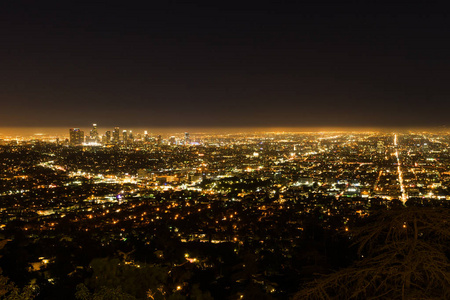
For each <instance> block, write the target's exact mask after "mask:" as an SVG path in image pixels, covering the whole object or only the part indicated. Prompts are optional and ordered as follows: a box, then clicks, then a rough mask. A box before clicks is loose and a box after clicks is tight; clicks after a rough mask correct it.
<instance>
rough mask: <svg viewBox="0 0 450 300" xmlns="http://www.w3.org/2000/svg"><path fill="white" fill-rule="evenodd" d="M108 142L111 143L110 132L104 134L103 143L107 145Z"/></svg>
mask: <svg viewBox="0 0 450 300" xmlns="http://www.w3.org/2000/svg"><path fill="white" fill-rule="evenodd" d="M109 142H111V131H109V130H108V131H106V132H105V141H104V142H103V143H104V144H108V143H109Z"/></svg>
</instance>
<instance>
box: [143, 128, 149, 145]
mask: <svg viewBox="0 0 450 300" xmlns="http://www.w3.org/2000/svg"><path fill="white" fill-rule="evenodd" d="M144 141H145V142H146V143H148V142H150V137H149V135H148V132H147V130H146V131H144Z"/></svg>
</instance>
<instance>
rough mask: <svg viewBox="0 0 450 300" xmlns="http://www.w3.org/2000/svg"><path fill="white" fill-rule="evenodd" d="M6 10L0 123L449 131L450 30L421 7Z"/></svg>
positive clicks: (433, 9)
mask: <svg viewBox="0 0 450 300" xmlns="http://www.w3.org/2000/svg"><path fill="white" fill-rule="evenodd" d="M3 2H6V3H1V4H0V35H1V37H2V47H1V48H0V64H1V66H2V68H1V73H0V74H1V78H0V82H1V83H0V84H1V89H0V101H1V110H0V126H4V127H8V126H9V127H11V126H38V127H39V126H43V127H48V126H68V127H88V126H89V124H91V123H94V122H96V123H99V124H101V125H102V126H115V125H117V126H122V127H127V126H128V127H146V126H149V127H164V126H171V127H210V126H212V127H218V126H219V127H220V126H224V127H235V126H250V127H258V126H264V127H268V126H269V127H272V126H274V127H297V126H307V127H321V126H324V127H334V126H338V127H340V126H365V127H373V126H375V127H389V126H400V127H409V126H414V127H421V126H430V127H433V126H442V125H446V124H448V117H447V114H448V109H449V108H450V101H448V97H449V95H450V85H449V84H448V82H449V80H450V74H449V71H448V70H450V68H449V67H450V61H449V58H448V53H449V50H450V49H449V48H450V47H449V46H450V42H449V41H450V30H449V29H448V28H450V21H449V19H448V17H446V15H445V10H444V9H443V8H440V7H437V6H433V5H431V4H425V3H423V2H422V1H421V3H423V4H415V3H413V2H411V1H408V2H406V1H405V2H389V5H380V4H378V5H369V4H358V3H357V2H346V3H344V4H342V3H339V4H338V2H336V1H322V2H319V1H311V2H310V3H307V2H304V1H301V2H302V4H301V5H299V4H291V3H289V2H281V1H273V2H271V1H262V2H260V3H259V4H258V6H246V5H244V4H239V5H234V4H230V3H229V2H226V3H224V4H218V3H215V2H210V3H209V4H208V5H198V4H194V3H192V2H191V3H187V2H183V3H181V2H176V1H170V2H169V1H159V2H158V3H155V4H152V5H148V4H147V6H145V7H139V6H132V5H130V4H125V2H123V3H124V4H123V5H114V4H108V5H105V6H104V5H102V6H100V5H96V4H93V3H91V2H86V4H85V5H84V4H80V3H78V4H76V5H69V4H67V3H64V2H65V1H60V2H61V3H58V2H55V3H53V5H51V6H50V5H47V6H44V5H41V4H39V1H35V2H32V3H33V4H30V3H27V5H24V4H23V3H20V1H18V2H15V1H3ZM7 2H10V3H7ZM149 2H150V1H149ZM151 2H153V1H151ZM295 2H300V1H295ZM361 3H362V2H361Z"/></svg>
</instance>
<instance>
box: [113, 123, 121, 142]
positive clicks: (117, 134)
mask: <svg viewBox="0 0 450 300" xmlns="http://www.w3.org/2000/svg"><path fill="white" fill-rule="evenodd" d="M119 142H120V130H119V127H114V131H113V143H114V144H118V143H119Z"/></svg>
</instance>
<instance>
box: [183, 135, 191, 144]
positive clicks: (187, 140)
mask: <svg viewBox="0 0 450 300" xmlns="http://www.w3.org/2000/svg"><path fill="white" fill-rule="evenodd" d="M190 143H191V137H190V135H189V132H185V133H184V144H185V145H189V144H190Z"/></svg>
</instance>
